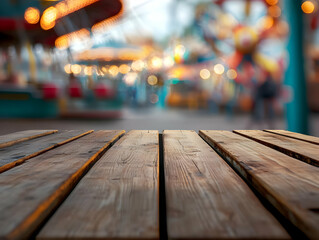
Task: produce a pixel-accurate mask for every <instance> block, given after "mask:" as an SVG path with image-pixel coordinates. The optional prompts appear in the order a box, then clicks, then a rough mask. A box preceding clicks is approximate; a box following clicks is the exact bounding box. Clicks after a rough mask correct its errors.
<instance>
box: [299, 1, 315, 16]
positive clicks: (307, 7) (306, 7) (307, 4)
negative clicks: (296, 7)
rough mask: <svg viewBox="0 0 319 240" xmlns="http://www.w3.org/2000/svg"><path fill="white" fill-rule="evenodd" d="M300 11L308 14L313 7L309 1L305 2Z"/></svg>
mask: <svg viewBox="0 0 319 240" xmlns="http://www.w3.org/2000/svg"><path fill="white" fill-rule="evenodd" d="M301 9H302V11H303V12H304V13H307V14H310V13H313V11H314V10H315V5H314V4H313V3H312V2H311V1H305V2H304V3H303V4H302V5H301Z"/></svg>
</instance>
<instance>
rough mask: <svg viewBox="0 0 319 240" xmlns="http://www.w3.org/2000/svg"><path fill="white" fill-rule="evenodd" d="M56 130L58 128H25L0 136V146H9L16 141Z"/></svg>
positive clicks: (22, 140)
mask: <svg viewBox="0 0 319 240" xmlns="http://www.w3.org/2000/svg"><path fill="white" fill-rule="evenodd" d="M57 131H58V130H26V131H20V132H15V133H10V134H7V135H2V136H0V148H4V147H9V146H11V145H13V144H16V143H20V142H24V141H27V140H30V139H33V138H38V137H42V136H45V135H49V134H52V133H56V132H57Z"/></svg>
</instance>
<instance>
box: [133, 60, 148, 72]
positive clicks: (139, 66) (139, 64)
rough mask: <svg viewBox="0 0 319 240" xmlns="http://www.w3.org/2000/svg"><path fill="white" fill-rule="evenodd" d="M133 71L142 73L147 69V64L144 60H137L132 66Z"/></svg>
mask: <svg viewBox="0 0 319 240" xmlns="http://www.w3.org/2000/svg"><path fill="white" fill-rule="evenodd" d="M131 67H132V70H133V71H138V72H140V71H142V70H143V68H144V67H145V63H144V62H143V61H142V60H136V61H134V62H133V63H132V65H131Z"/></svg>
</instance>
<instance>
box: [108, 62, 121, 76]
mask: <svg viewBox="0 0 319 240" xmlns="http://www.w3.org/2000/svg"><path fill="white" fill-rule="evenodd" d="M118 72H119V68H118V66H116V65H112V66H111V67H110V68H109V73H110V74H111V75H112V76H113V77H115V76H116V75H117V74H118Z"/></svg>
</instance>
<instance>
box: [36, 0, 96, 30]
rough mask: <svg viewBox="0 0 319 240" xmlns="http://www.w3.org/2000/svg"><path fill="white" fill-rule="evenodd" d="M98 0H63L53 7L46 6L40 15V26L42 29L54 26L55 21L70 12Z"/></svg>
mask: <svg viewBox="0 0 319 240" xmlns="http://www.w3.org/2000/svg"><path fill="white" fill-rule="evenodd" d="M97 1H99V0H64V1H62V2H59V3H57V4H56V5H55V6H53V7H49V8H47V9H46V10H45V11H44V12H43V15H42V17H41V21H40V24H41V27H42V28H43V29H44V30H49V29H51V28H53V27H54V26H55V21H56V20H57V19H59V18H62V17H64V16H66V15H68V14H70V13H73V12H75V11H78V10H80V9H82V8H84V7H86V6H88V5H91V4H92V3H95V2H97Z"/></svg>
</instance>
